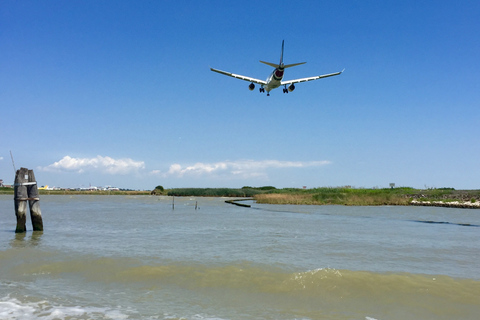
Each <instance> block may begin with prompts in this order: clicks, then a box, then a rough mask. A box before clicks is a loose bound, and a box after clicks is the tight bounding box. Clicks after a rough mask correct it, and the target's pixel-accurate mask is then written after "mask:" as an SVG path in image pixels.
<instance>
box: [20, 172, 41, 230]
mask: <svg viewBox="0 0 480 320" xmlns="http://www.w3.org/2000/svg"><path fill="white" fill-rule="evenodd" d="M14 194H15V215H16V216H17V228H16V229H15V232H16V233H21V232H26V231H27V226H26V220H27V217H26V212H27V200H28V201H29V205H30V217H31V218H32V225H33V231H43V221H42V213H41V211H40V203H39V200H40V199H39V197H38V188H37V182H36V181H35V175H34V174H33V170H28V169H27V168H20V169H19V170H17V172H16V174H15V184H14Z"/></svg>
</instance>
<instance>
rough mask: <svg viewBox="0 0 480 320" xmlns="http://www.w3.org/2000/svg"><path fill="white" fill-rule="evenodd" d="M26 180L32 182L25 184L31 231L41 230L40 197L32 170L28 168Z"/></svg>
mask: <svg viewBox="0 0 480 320" xmlns="http://www.w3.org/2000/svg"><path fill="white" fill-rule="evenodd" d="M28 182H31V183H33V184H31V185H28V186H27V192H28V204H29V206H30V218H31V219H32V226H33V231H43V220H42V212H41V211H40V198H39V194H38V187H37V181H36V180H35V174H34V173H33V170H28Z"/></svg>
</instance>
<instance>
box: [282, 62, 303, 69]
mask: <svg viewBox="0 0 480 320" xmlns="http://www.w3.org/2000/svg"><path fill="white" fill-rule="evenodd" d="M305 63H306V62H300V63H292V64H287V65H285V66H284V68H285V69H287V68H290V67H295V66H299V65H301V64H305Z"/></svg>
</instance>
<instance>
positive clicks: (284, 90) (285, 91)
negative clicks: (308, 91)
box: [283, 85, 288, 93]
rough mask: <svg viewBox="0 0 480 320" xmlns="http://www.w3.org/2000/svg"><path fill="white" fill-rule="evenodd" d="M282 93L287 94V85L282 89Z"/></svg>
mask: <svg viewBox="0 0 480 320" xmlns="http://www.w3.org/2000/svg"><path fill="white" fill-rule="evenodd" d="M283 93H288V89H287V85H285V88H283Z"/></svg>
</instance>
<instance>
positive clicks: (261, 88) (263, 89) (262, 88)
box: [258, 87, 270, 97]
mask: <svg viewBox="0 0 480 320" xmlns="http://www.w3.org/2000/svg"><path fill="white" fill-rule="evenodd" d="M258 90H259V91H260V92H265V88H264V87H260V88H259V89H258ZM269 95H270V92H267V97H268V96H269Z"/></svg>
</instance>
